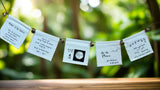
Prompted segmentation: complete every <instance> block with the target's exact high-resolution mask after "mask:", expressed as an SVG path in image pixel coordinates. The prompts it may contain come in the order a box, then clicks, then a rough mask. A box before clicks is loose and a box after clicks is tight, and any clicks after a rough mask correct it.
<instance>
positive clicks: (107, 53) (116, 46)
mask: <svg viewBox="0 0 160 90" xmlns="http://www.w3.org/2000/svg"><path fill="white" fill-rule="evenodd" d="M95 46H96V57H97V67H102V66H111V65H121V64H122V57H121V46H120V40H117V41H107V42H96V44H95Z"/></svg>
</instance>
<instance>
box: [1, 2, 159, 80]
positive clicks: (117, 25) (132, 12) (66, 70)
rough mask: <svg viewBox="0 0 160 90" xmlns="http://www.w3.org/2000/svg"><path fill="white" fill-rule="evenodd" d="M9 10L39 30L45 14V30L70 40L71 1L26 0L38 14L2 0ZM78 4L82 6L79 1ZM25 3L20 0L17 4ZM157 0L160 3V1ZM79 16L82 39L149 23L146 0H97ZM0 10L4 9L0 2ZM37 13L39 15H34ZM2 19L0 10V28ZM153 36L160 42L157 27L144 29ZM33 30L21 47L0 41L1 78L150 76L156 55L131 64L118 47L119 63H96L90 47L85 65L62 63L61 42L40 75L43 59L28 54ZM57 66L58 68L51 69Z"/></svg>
mask: <svg viewBox="0 0 160 90" xmlns="http://www.w3.org/2000/svg"><path fill="white" fill-rule="evenodd" d="M3 1H4V4H5V6H6V8H7V10H8V11H9V12H10V14H11V15H14V16H15V17H17V18H18V19H20V20H21V21H23V22H24V23H26V24H28V25H29V26H31V27H34V28H36V29H38V30H42V31H43V22H44V17H46V18H47V28H48V33H49V34H51V35H55V36H58V37H61V38H66V37H68V38H73V36H74V35H75V33H74V32H73V30H72V27H73V26H72V19H73V16H72V9H71V1H70V0H29V1H31V2H32V5H33V8H32V9H33V11H34V10H39V11H40V12H41V16H40V17H33V15H32V13H31V12H30V13H29V15H24V14H22V12H21V11H20V10H18V11H17V12H15V11H14V10H13V7H15V5H16V2H15V1H16V0H3ZM82 1H83V0H81V2H82ZM158 1H159V2H160V0H158ZM81 2H80V4H82V3H81ZM21 4H23V3H21ZM159 4H160V3H159ZM85 6H87V7H88V8H89V9H88V10H86V11H84V10H82V9H81V10H80V11H79V15H78V20H79V27H80V35H81V37H82V39H84V40H91V41H93V42H96V41H112V40H119V39H123V38H126V37H128V36H131V35H133V34H135V33H137V32H139V31H141V30H143V29H144V28H146V27H149V26H150V25H151V24H152V22H151V21H152V19H151V16H150V13H149V10H148V9H147V5H146V3H145V0H100V5H99V6H98V7H94V8H93V7H91V6H90V5H89V4H88V3H87V4H86V5H85ZM0 11H1V13H2V12H4V9H3V7H2V6H0ZM35 15H38V13H36V14H35ZM5 19H6V17H3V16H2V15H1V14H0V26H2V24H3V23H4V21H5ZM148 35H149V37H150V38H151V40H160V36H159V30H158V31H156V32H155V31H152V32H150V33H148ZM32 36H33V34H32V33H30V34H29V35H28V37H27V39H26V40H25V42H24V44H23V45H22V46H21V48H20V49H19V50H17V49H15V48H14V47H12V46H11V45H9V44H8V43H6V42H4V41H3V40H0V76H1V77H0V79H1V80H4V79H39V78H40V79H41V78H101V77H103V78H104V77H105V78H107V77H154V76H156V74H155V73H156V72H155V69H156V68H155V62H154V60H155V59H154V55H153V54H152V55H149V56H147V57H144V58H142V59H140V60H137V61H134V62H130V60H129V58H128V55H127V53H126V50H125V48H124V46H122V47H121V48H122V60H123V65H119V66H105V67H101V68H97V67H96V55H95V48H91V50H90V60H89V66H88V67H84V66H79V65H72V64H67V63H63V62H62V57H63V50H64V45H62V44H61V43H60V44H59V46H58V48H57V50H56V53H55V55H54V57H53V60H52V62H49V61H45V62H46V69H47V70H46V73H47V76H46V77H44V76H43V74H42V73H41V68H40V67H41V66H40V65H41V64H40V61H41V59H40V58H39V57H37V56H34V55H31V54H28V53H27V52H26V50H27V48H28V46H29V43H30V41H31V39H32ZM55 67H56V68H55Z"/></svg>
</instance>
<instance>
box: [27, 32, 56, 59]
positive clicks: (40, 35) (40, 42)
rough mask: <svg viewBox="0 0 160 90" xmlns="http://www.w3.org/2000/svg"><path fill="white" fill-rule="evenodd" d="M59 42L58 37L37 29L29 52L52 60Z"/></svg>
mask: <svg viewBox="0 0 160 90" xmlns="http://www.w3.org/2000/svg"><path fill="white" fill-rule="evenodd" d="M58 42H59V38H58V37H55V36H52V35H49V34H47V33H44V32H41V31H39V30H36V31H35V34H34V36H33V38H32V41H31V43H30V46H29V48H28V51H27V52H29V53H31V54H34V55H36V56H39V57H42V58H44V59H47V60H49V61H51V60H52V57H53V55H54V53H55V50H56V48H57V45H58Z"/></svg>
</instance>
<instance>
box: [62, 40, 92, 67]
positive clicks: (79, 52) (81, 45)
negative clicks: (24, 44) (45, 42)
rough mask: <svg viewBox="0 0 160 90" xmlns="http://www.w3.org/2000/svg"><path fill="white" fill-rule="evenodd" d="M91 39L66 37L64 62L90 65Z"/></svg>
mask: <svg viewBox="0 0 160 90" xmlns="http://www.w3.org/2000/svg"><path fill="white" fill-rule="evenodd" d="M89 51H90V41H82V40H77V39H69V38H66V43H65V50H64V55H63V62H66V63H72V64H79V65H85V66H86V65H88V57H89Z"/></svg>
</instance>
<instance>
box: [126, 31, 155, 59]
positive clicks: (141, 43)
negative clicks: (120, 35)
mask: <svg viewBox="0 0 160 90" xmlns="http://www.w3.org/2000/svg"><path fill="white" fill-rule="evenodd" d="M123 42H124V45H125V48H126V50H127V53H128V55H129V58H130V60H131V61H135V60H137V59H140V58H142V57H145V56H147V55H149V54H151V53H153V50H152V47H151V45H150V42H149V40H148V37H147V35H146V33H145V31H141V32H139V33H137V34H134V35H132V36H130V37H128V38H125V39H123Z"/></svg>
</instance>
